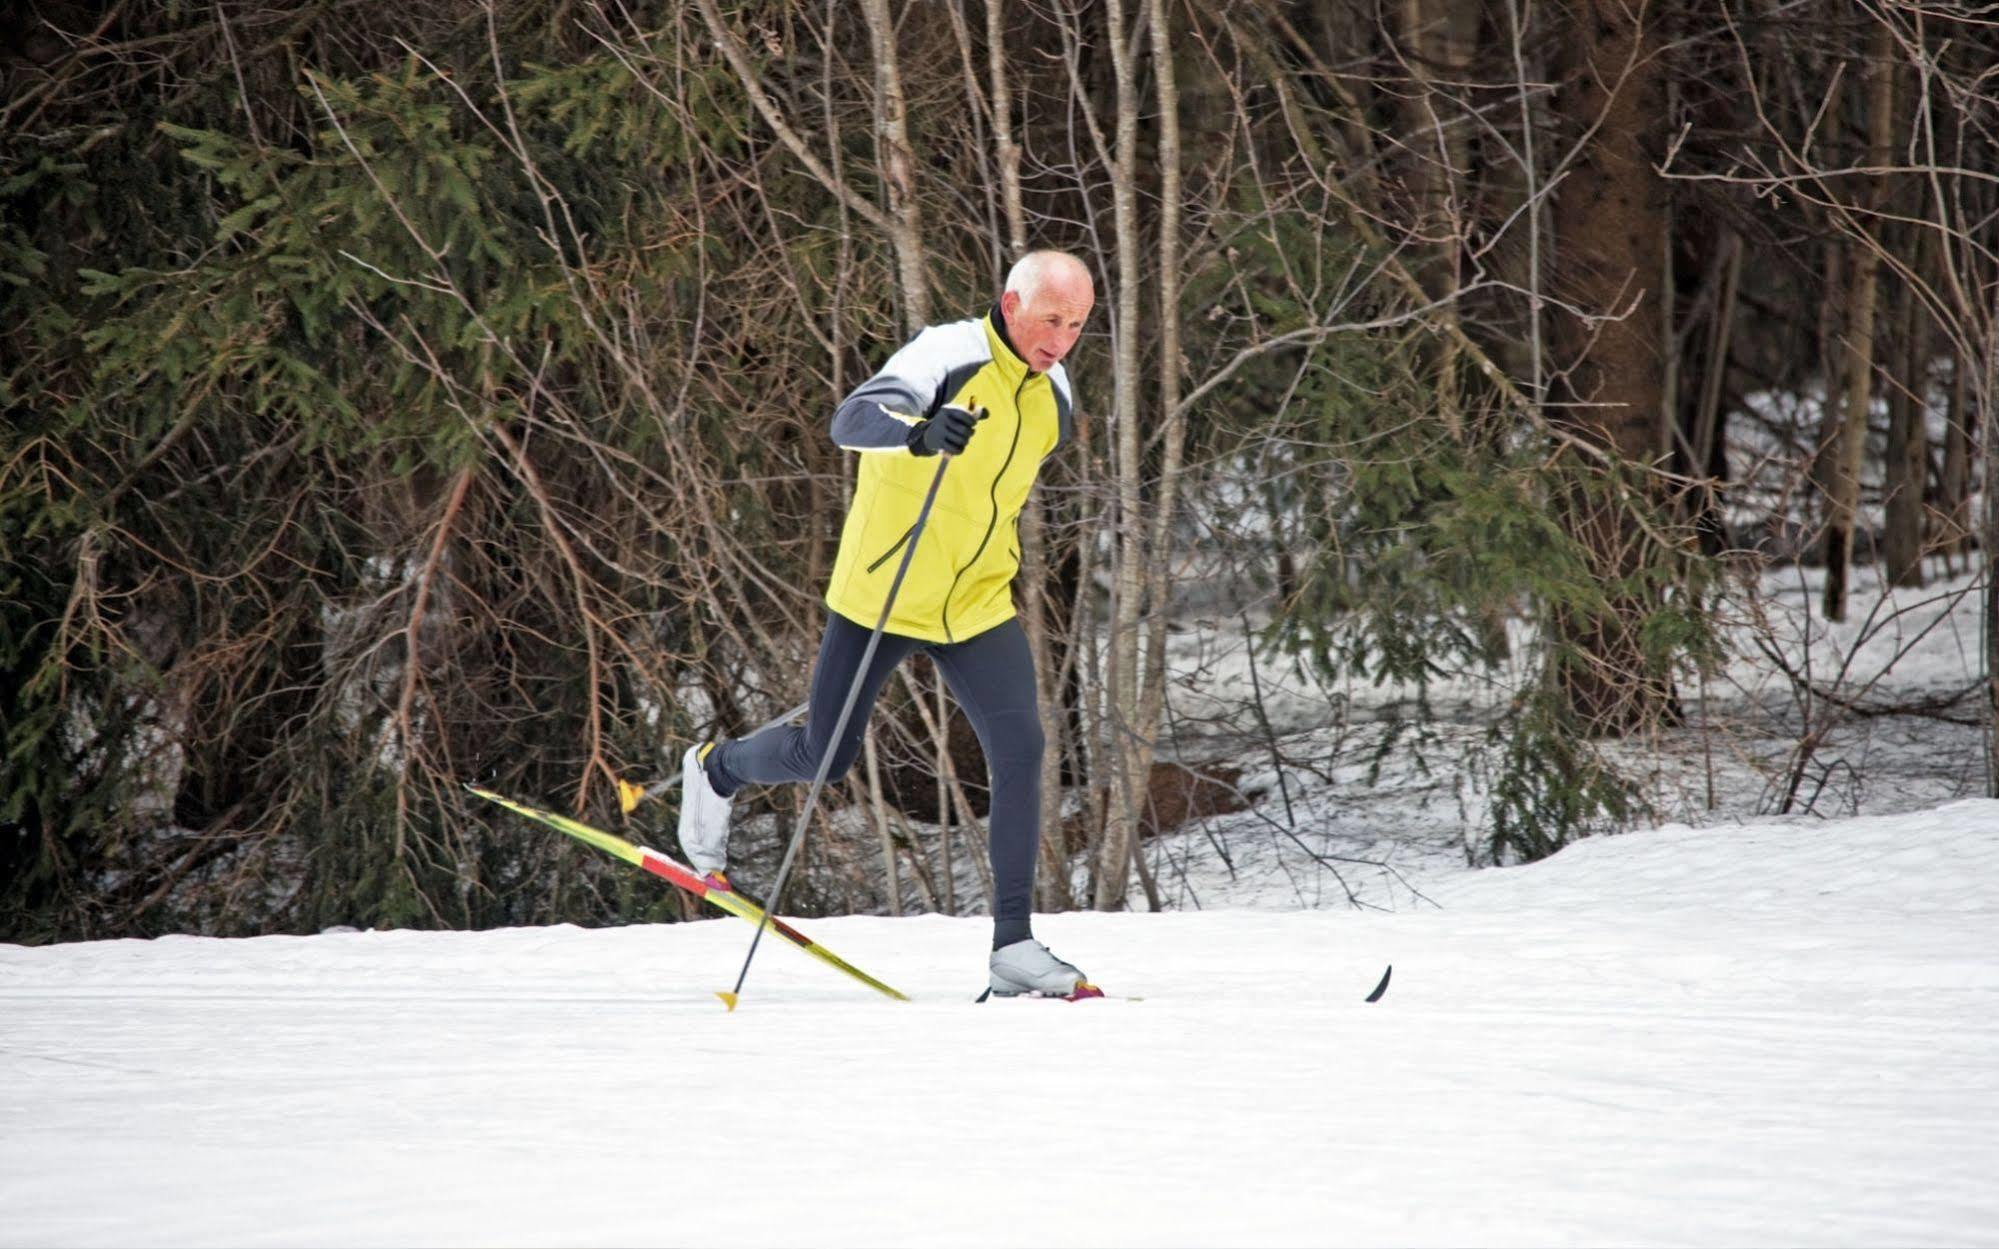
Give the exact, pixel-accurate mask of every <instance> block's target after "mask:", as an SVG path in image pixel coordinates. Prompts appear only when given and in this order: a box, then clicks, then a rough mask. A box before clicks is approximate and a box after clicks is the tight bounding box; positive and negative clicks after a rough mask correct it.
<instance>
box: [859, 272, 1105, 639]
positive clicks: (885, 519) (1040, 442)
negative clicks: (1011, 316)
mask: <svg viewBox="0 0 1999 1249" xmlns="http://www.w3.org/2000/svg"><path fill="white" fill-rule="evenodd" d="M945 404H956V405H957V406H959V407H962V408H980V407H982V408H984V409H985V410H986V413H987V415H986V419H985V420H984V421H982V422H980V423H979V426H978V428H977V430H976V432H974V433H973V435H972V441H971V443H970V444H969V445H968V446H967V447H966V448H965V451H964V454H962V455H956V456H953V457H951V462H950V467H949V468H947V469H945V470H944V480H943V483H942V484H941V485H940V486H939V487H938V490H937V501H936V502H935V503H934V504H932V505H931V509H930V519H929V520H928V521H926V522H925V523H924V527H923V533H922V535H921V537H920V539H919V540H918V542H917V544H916V554H915V555H914V556H912V557H911V559H910V565H909V573H908V575H907V576H906V577H905V578H904V579H903V583H902V588H901V590H899V591H898V592H897V594H896V599H895V608H894V610H893V612H891V614H890V615H889V618H888V624H887V626H886V628H887V631H888V632H890V633H895V634H899V635H901V636H904V637H913V638H921V639H923V640H925V641H929V642H962V641H964V640H965V639H967V638H972V637H977V636H978V635H979V634H981V633H983V632H985V631H986V630H987V629H990V628H992V627H993V626H994V625H997V624H1000V623H1002V622H1003V621H1006V620H1008V619H1011V618H1012V616H1013V614H1014V613H1013V594H1012V588H1013V575H1014V573H1015V572H1017V571H1018V570H1019V568H1020V536H1019V533H1018V531H1017V528H1016V523H1017V521H1018V520H1019V517H1020V509H1021V507H1022V505H1024V504H1025V503H1026V502H1027V493H1028V491H1029V490H1030V489H1031V488H1032V487H1033V485H1034V479H1035V476H1036V474H1038V473H1039V472H1040V469H1041V460H1042V457H1044V456H1046V455H1047V454H1048V453H1049V452H1050V451H1052V450H1054V449H1055V447H1056V445H1057V444H1058V443H1060V442H1061V441H1062V440H1063V439H1065V438H1067V437H1068V436H1069V429H1070V419H1071V415H1070V414H1071V411H1072V400H1071V397H1070V390H1069V376H1068V374H1067V373H1065V372H1064V371H1063V369H1062V366H1061V365H1059V364H1058V365H1056V366H1055V367H1054V368H1052V369H1050V370H1048V372H1046V373H1034V372H1031V371H1029V369H1028V367H1027V363H1026V361H1024V360H1022V359H1021V358H1020V356H1019V355H1018V354H1017V353H1016V352H1015V351H1014V348H1013V344H1012V343H1010V342H1008V341H1007V337H1006V327H1005V325H1004V324H1003V323H1002V322H1001V320H1000V314H999V310H998V309H997V308H995V309H993V310H992V311H991V312H990V313H988V314H986V315H985V316H983V317H980V318H978V319H976V320H971V321H955V322H952V323H951V324H949V325H933V326H931V327H929V328H927V329H925V330H924V331H923V332H922V333H920V334H918V335H917V336H916V337H915V338H913V339H911V340H910V341H909V343H908V344H907V345H906V346H904V347H903V348H902V350H900V351H898V352H896V353H895V354H894V355H893V356H891V357H890V358H889V361H888V363H887V364H885V365H883V366H882V369H881V372H879V373H877V374H875V375H874V376H873V377H871V378H869V379H868V380H867V381H866V382H864V383H862V384H861V385H860V386H859V387H858V388H857V389H856V390H855V391H854V392H853V393H852V394H851V395H849V396H847V398H846V399H845V400H844V401H843V402H842V403H841V404H840V407H839V408H838V410H836V411H835V412H834V414H833V428H832V432H833V440H834V441H835V442H837V443H839V444H840V445H841V446H842V447H845V448H847V449H848V450H850V451H859V452H861V453H862V454H861V465H860V474H859V477H858V479H857V480H856V482H855V485H854V501H853V504H852V505H851V506H850V507H849V508H848V509H847V522H846V527H845V528H844V529H843V530H842V531H841V534H840V554H839V557H838V558H837V559H836V560H835V561H834V564H833V579H832V582H831V584H829V585H828V586H827V589H826V605H827V606H828V607H830V608H832V609H833V610H834V611H836V612H838V613H840V614H841V615H842V616H845V617H846V618H847V619H849V620H851V621H853V622H854V623H855V624H858V625H861V626H862V627H864V628H868V629H872V628H874V626H875V622H876V621H877V620H879V619H880V618H881V610H882V602H883V600H884V599H885V598H887V596H888V588H889V584H890V582H892V581H893V580H894V579H895V571H896V567H897V566H898V565H899V564H900V563H901V560H902V553H903V546H904V544H905V543H907V542H908V541H909V537H910V531H911V530H912V529H913V528H914V527H915V525H916V515H917V512H918V511H919V510H920V509H921V508H922V506H923V496H924V495H925V494H927V493H928V492H929V490H930V482H931V479H932V478H933V477H934V476H935V475H936V472H937V464H938V461H937V459H936V457H934V456H917V455H913V454H911V452H910V450H909V446H908V440H909V436H910V430H911V428H912V427H913V426H915V425H916V424H917V423H918V422H919V421H922V420H925V419H927V418H928V417H930V416H931V415H932V414H934V413H935V412H936V411H937V409H938V408H940V407H942V406H944V405H945Z"/></svg>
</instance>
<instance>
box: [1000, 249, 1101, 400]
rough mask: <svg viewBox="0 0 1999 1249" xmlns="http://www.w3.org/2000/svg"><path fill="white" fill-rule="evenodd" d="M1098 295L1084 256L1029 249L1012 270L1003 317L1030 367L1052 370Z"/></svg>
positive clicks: (1002, 302) (1003, 299)
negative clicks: (1076, 256) (1081, 258)
mask: <svg viewBox="0 0 1999 1249" xmlns="http://www.w3.org/2000/svg"><path fill="white" fill-rule="evenodd" d="M1096 301H1097V292H1096V286H1095V284H1094V283H1092V282H1091V281H1090V270H1089V268H1088V266H1086V265H1084V263H1083V262H1082V261H1080V260H1078V259H1076V258H1075V257H1074V256H1071V255H1070V254H1069V253H1068V252H1058V251H1037V252H1029V253H1027V254H1026V255H1025V256H1022V257H1021V258H1020V259H1019V260H1017V261H1015V262H1014V266H1013V268H1012V269H1010V270H1008V271H1007V275H1006V292H1005V293H1004V294H1002V295H1001V296H1000V318H1001V320H1003V321H1004V322H1005V323H1006V335H1007V338H1009V339H1010V340H1012V342H1013V346H1014V350H1016V351H1018V352H1019V353H1020V356H1021V359H1023V360H1025V361H1026V362H1027V367H1028V368H1030V369H1032V370H1034V371H1035V372H1036V373H1046V372H1047V371H1048V370H1049V369H1052V368H1054V367H1055V366H1056V365H1057V364H1059V363H1061V361H1062V358H1063V357H1064V356H1066V355H1068V354H1069V349H1070V348H1072V347H1074V346H1075V345H1076V339H1077V337H1078V336H1079V335H1081V334H1082V332H1083V322H1085V321H1087V320H1089V317H1090V309H1091V307H1092V306H1093V305H1095V303H1096Z"/></svg>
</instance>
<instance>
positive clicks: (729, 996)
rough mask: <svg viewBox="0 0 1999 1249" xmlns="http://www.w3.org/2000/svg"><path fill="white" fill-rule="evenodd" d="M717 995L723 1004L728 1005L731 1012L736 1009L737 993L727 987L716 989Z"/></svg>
mask: <svg viewBox="0 0 1999 1249" xmlns="http://www.w3.org/2000/svg"><path fill="white" fill-rule="evenodd" d="M715 996H716V997H719V998H721V999H722V1005H724V1006H726V1007H728V1008H729V1010H730V1011H731V1012H733V1011H734V1010H735V1009H736V995H735V994H733V993H731V992H729V991H728V990H727V989H717V990H715Z"/></svg>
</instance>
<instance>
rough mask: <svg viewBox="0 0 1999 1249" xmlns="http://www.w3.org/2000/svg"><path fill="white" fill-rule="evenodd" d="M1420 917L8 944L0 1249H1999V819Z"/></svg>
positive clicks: (1638, 860)
mask: <svg viewBox="0 0 1999 1249" xmlns="http://www.w3.org/2000/svg"><path fill="white" fill-rule="evenodd" d="M1425 890H1426V893H1428V894H1429V896H1431V897H1433V898H1435V899H1436V900H1437V901H1438V903H1440V905H1439V906H1413V907H1406V908H1404V909H1401V910H1398V911H1396V912H1394V913H1380V912H1366V911H1352V910H1347V911H1308V910H1298V911H1249V910H1211V911H1205V912H1188V913H1167V914H1161V915H1129V914H1121V915H1094V914H1069V915H1057V916H1048V917H1043V918H1041V919H1040V920H1038V921H1037V930H1038V932H1039V934H1040V935H1041V936H1043V937H1044V938H1045V939H1046V940H1048V942H1049V943H1050V945H1052V946H1053V947H1054V948H1055V949H1056V950H1057V952H1059V953H1061V954H1063V955H1064V956H1065V957H1068V958H1071V959H1073V960H1075V961H1077V962H1079V963H1080V964H1081V965H1083V966H1084V967H1085V968H1086V969H1088V970H1090V971H1091V972H1092V973H1094V975H1095V976H1096V977H1097V978H1098V979H1099V980H1100V981H1101V982H1102V983H1104V984H1105V985H1106V986H1107V987H1108V988H1109V989H1111V990H1112V991H1114V992H1119V993H1126V994H1138V995H1143V997H1144V1000H1142V1001H1101V1002H1088V1003H1081V1004H1075V1005H1070V1004H1065V1003H1058V1002H1005V1003H997V1002H996V1003H989V1004H986V1005H983V1006H975V1005H973V1004H972V1002H971V999H972V997H973V996H974V994H975V993H976V992H977V990H978V989H979V988H980V986H981V983H982V981H983V966H984V952H985V937H986V934H987V926H986V924H985V923H984V922H983V921H979V920H965V919H957V920H954V919H946V918H941V917H935V916H929V917H915V918H905V919H885V918H847V919H837V920H819V921H808V922H806V923H805V927H806V930H807V931H808V932H809V933H811V934H812V935H814V936H815V937H818V938H819V939H822V940H824V941H826V942H827V943H828V944H829V945H830V946H831V947H832V948H833V949H835V950H837V951H839V952H840V953H842V954H843V955H846V956H847V957H849V958H851V959H853V960H854V961H855V962H857V963H858V964H860V965H861V966H863V967H866V968H867V969H869V970H870V971H873V972H875V973H876V974H878V975H880V976H882V977H883V978H884V979H886V980H888V981H889V982H890V983H892V984H895V985H896V986H898V987H899V988H902V989H903V990H904V991H906V992H909V993H911V994H913V995H915V996H916V997H918V998H919V1001H917V1002H916V1003H914V1004H911V1005H900V1004H896V1003H892V1002H888V1001H885V1000H883V999H880V998H878V997H875V996H874V995H872V994H870V993H868V992H867V991H866V990H864V989H861V988H859V987H858V986H854V985H851V984H850V983H848V982H846V981H845V980H843V979H842V978H840V977H839V976H837V975H835V974H834V973H833V972H831V971H830V970H829V969H827V968H825V967H823V966H821V965H819V964H817V963H815V962H813V961H811V960H809V959H806V958H804V957H803V956H801V955H799V954H798V953H797V952H796V951H795V950H792V949H789V948H787V947H785V946H783V945H781V944H776V943H771V942H766V943H765V946H764V948H763V950H762V951H760V952H759V954H758V957H757V962H756V964H755V966H754V968H753V969H752V971H751V974H750V978H749V981H748V984H747V986H746V989H745V995H744V1000H743V1006H742V1008H741V1009H740V1010H738V1011H737V1012H736V1013H735V1014H733V1015H732V1014H729V1013H727V1012H725V1011H724V1010H723V1009H722V1007H721V1005H720V1004H719V1003H718V1002H717V1001H716V1000H715V998H714V997H713V996H712V991H713V990H715V989H718V988H724V987H727V986H728V984H730V983H731V982H732V981H733V979H734V975H735V971H736V968H737V966H738V965H739V962H740V959H741V957H742V954H743V950H744V948H745V946H746V943H747V940H748V937H749V931H750V930H749V928H748V927H747V926H746V925H743V924H741V923H739V922H737V921H735V920H730V919H717V920H715V921H713V922H704V923H693V924H680V925H672V926H656V927H630V928H622V929H607V930H598V931H585V930H582V929H577V928H572V927H558V928H548V929H513V930H504V931H496V932H484V933H449V932H370V933H342V934H326V935H320V936H311V937H262V938H256V939H252V940H238V941H224V940H213V939H206V938H192V937H168V938H162V939H160V940H156V941H110V942H96V943H84V944H73V945H64V946H54V947H45V948H32V949H31V948H24V947H17V946H0V1244H5V1245H10V1246H11V1245H19V1246H26V1245H181V1244H202V1245H336V1244H340V1245H344V1244H353V1245H428V1244H509V1245H512V1244H520V1245H542V1244H592V1245H595V1244H603V1245H612V1244H664V1245H709V1244H718V1245H738V1244H740V1245H783V1244H840V1245H845V1244H885V1245H940V1244H949V1245H1009V1244H1083V1245H1224V1244H1299V1245H1329V1244H1494V1245H1512V1244H1810V1245H1818V1244H1827V1245H1843V1244H1854V1245H1866V1244H1883V1243H1898V1244H1902V1243H1920V1244H1934V1245H1944V1244H1963V1245H1977V1244H1985V1245H1990V1244H1994V1243H1999V1182H1995V1180H1994V1178H1993V1177H1994V1176H1995V1175H1999V1132H1995V1130H1994V1126H1993V1125H1994V1124H1995V1123H1999V802H1993V801H1986V800H1975V801H1965V802H1958V803H1953V804H1949V805H1947V806H1944V807H1941V808H1938V809H1936V810H1934V811H1929V812H1923V813H1918V814H1914V815H1905V816H1890V817H1878V818H1866V819H1856V820H1848V821H1841V822H1832V823H1823V824H1816V825H1798V824H1792V825H1781V826H1779V825H1766V826H1752V827H1742V828H1717V829H1707V830H1693V829H1686V828H1667V829H1662V830H1658V831H1655V832H1651V833H1646V834H1640V835H1631V836H1623V837H1616V838H1601V839H1596V840H1591V841H1586V842H1582V843H1579V844H1577V845H1575V846H1572V847H1570V848H1569V849H1567V850H1565V851H1563V852H1562V853H1561V854H1559V855H1557V856H1555V857H1554V858H1553V859H1550V860H1548V861H1546V862H1544V863H1540V864H1534V865H1530V866H1525V867H1513V868H1505V869H1497V870H1490V871H1484V872H1475V873H1474V872H1462V873H1458V874H1456V875H1453V876H1449V877H1446V878H1432V879H1430V880H1428V881H1426V884H1425ZM1391 961H1392V962H1393V963H1394V964H1395V969H1396V970H1395V979H1394V984H1393V986H1392V987H1391V988H1390V990H1389V992H1388V995H1387V997H1386V999H1385V1000H1384V1001H1382V1002H1381V1003H1380V1004H1378V1005H1372V1006H1370V1005H1365V1004H1363V1003H1362V1001H1361V998H1362V997H1363V995H1365V993H1366V992H1367V990H1368V989H1369V988H1370V987H1372V985H1373V984H1374V981H1375V979H1376V978H1377V977H1378V976H1379V974H1380V972H1381V968H1382V966H1383V964H1385V963H1388V962H1391Z"/></svg>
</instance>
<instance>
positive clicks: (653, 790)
mask: <svg viewBox="0 0 1999 1249" xmlns="http://www.w3.org/2000/svg"><path fill="white" fill-rule="evenodd" d="M811 705H812V702H811V700H810V699H807V700H806V701H805V702H802V703H800V704H798V705H797V706H796V707H793V708H791V709H790V710H788V711H785V712H783V713H782V714H780V715H775V716H772V717H771V718H770V719H768V720H765V721H764V722H763V723H762V724H759V725H757V726H756V727H755V728H753V729H751V730H750V731H749V732H747V733H745V734H743V736H744V737H755V736H756V735H757V734H759V733H761V732H763V731H764V730H765V729H774V728H776V727H777V726H778V725H780V724H784V723H786V722H788V721H791V720H796V719H797V718H798V717H799V716H801V715H803V714H805V709H806V708H808V707H810V706H811ZM680 775H681V774H680V773H678V772H675V773H674V774H673V775H671V776H669V777H667V778H666V779H665V780H659V781H654V782H653V783H652V784H650V785H643V786H641V785H639V784H636V783H635V782H632V781H628V780H625V779H623V778H622V777H621V778H619V780H618V809H619V810H621V811H623V812H624V813H625V814H626V815H630V814H631V813H632V811H633V809H634V808H636V807H637V806H638V805H639V804H640V803H641V802H644V801H645V800H646V799H648V798H657V797H659V796H660V795H661V794H664V793H665V792H666V791H667V790H669V789H672V788H673V787H674V786H675V785H678V784H680Z"/></svg>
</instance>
